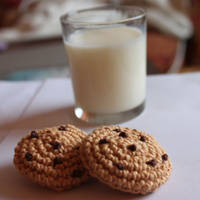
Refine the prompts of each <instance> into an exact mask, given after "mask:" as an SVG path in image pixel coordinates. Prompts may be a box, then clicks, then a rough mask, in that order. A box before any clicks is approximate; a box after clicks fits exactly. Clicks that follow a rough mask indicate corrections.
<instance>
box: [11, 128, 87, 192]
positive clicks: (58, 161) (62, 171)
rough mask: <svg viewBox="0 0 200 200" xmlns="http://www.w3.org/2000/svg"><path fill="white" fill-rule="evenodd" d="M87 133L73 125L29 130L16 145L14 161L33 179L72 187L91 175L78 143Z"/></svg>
mask: <svg viewBox="0 0 200 200" xmlns="http://www.w3.org/2000/svg"><path fill="white" fill-rule="evenodd" d="M85 136H86V133H85V132H83V131H81V130H80V129H78V128H76V127H75V126H72V125H62V126H56V127H53V128H45V129H43V130H36V131H32V132H30V133H28V135H26V136H25V137H23V138H22V140H21V141H20V142H19V143H18V144H17V146H16V148H15V155H14V164H15V166H16V168H17V169H18V170H19V171H20V173H21V174H23V175H25V176H26V177H28V178H29V179H31V180H32V181H33V182H36V183H38V184H40V185H42V186H45V187H48V188H51V189H53V190H56V191H61V190H65V189H71V188H72V187H75V186H77V185H79V184H81V183H82V182H84V181H86V180H87V179H88V177H89V176H88V172H87V170H86V169H85V168H84V167H83V165H82V162H81V160H80V152H79V148H78V147H79V146H80V145H81V142H82V140H83V138H84V137H85Z"/></svg>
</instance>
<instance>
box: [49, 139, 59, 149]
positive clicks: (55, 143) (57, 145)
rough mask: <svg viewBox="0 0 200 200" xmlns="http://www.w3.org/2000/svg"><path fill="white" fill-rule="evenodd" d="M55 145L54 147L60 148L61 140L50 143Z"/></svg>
mask: <svg viewBox="0 0 200 200" xmlns="http://www.w3.org/2000/svg"><path fill="white" fill-rule="evenodd" d="M50 144H51V145H52V147H53V149H59V148H60V147H61V144H60V143H59V142H57V141H56V142H51V143H50Z"/></svg>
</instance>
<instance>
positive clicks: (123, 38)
mask: <svg viewBox="0 0 200 200" xmlns="http://www.w3.org/2000/svg"><path fill="white" fill-rule="evenodd" d="M65 46H66V50H67V56H68V60H69V64H70V70H71V76H72V82H73V88H74V95H75V100H76V106H77V107H81V108H82V109H83V110H85V111H87V112H91V113H100V114H110V113H119V112H124V111H128V110H131V109H133V108H136V107H137V106H139V105H141V104H142V103H143V102H144V101H145V93H146V91H145V90H146V36H145V35H144V34H143V33H142V32H141V31H140V30H139V29H136V28H130V27H128V26H124V25H122V26H117V27H112V28H101V29H90V30H83V31H75V32H74V33H73V34H71V35H70V36H69V38H68V40H67V41H65Z"/></svg>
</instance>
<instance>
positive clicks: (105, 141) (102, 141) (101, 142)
mask: <svg viewBox="0 0 200 200" xmlns="http://www.w3.org/2000/svg"><path fill="white" fill-rule="evenodd" d="M108 143H109V142H108V141H107V140H106V139H101V140H99V144H108Z"/></svg>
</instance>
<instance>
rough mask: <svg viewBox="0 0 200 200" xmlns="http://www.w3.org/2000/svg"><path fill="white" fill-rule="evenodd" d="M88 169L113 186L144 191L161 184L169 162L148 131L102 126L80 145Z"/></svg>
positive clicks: (145, 192) (153, 188) (154, 188)
mask: <svg viewBox="0 0 200 200" xmlns="http://www.w3.org/2000/svg"><path fill="white" fill-rule="evenodd" d="M80 152H81V159H82V161H83V164H84V166H85V167H86V168H87V169H88V170H89V173H90V174H91V175H92V176H94V177H96V178H98V179H99V180H100V181H102V182H103V183H105V184H107V185H109V186H111V187H112V188H115V189H118V190H121V191H124V192H129V193H133V194H147V193H150V192H153V191H155V190H156V189H157V188H158V187H159V186H160V185H162V184H164V183H165V182H166V181H167V180H168V178H169V176H170V173H171V170H172V164H171V161H170V159H169V156H168V155H167V153H166V151H165V150H164V149H163V148H162V147H161V146H160V145H159V143H158V142H157V141H156V140H155V139H154V138H153V137H152V136H150V135H148V134H146V133H144V132H141V131H139V130H136V129H130V128H121V127H119V126H103V127H100V128H97V129H95V130H94V131H93V133H92V134H90V135H88V136H87V137H86V138H85V139H84V141H83V144H82V145H81V148H80Z"/></svg>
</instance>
